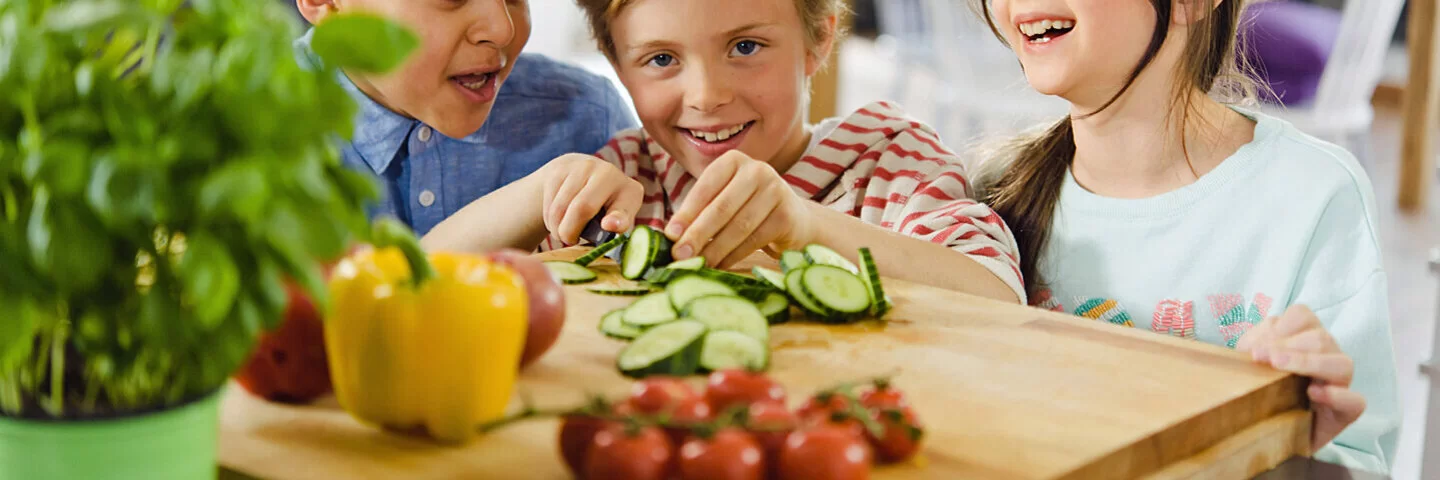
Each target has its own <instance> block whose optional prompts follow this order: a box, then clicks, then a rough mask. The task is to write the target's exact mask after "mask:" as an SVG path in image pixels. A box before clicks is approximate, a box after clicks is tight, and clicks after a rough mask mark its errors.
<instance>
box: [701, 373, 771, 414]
mask: <svg viewBox="0 0 1440 480" xmlns="http://www.w3.org/2000/svg"><path fill="white" fill-rule="evenodd" d="M705 399H706V400H707V401H709V402H710V409H711V410H714V411H715V412H716V413H724V412H725V411H726V410H727V409H729V408H731V407H734V406H744V405H749V404H752V403H755V402H758V401H761V400H778V401H781V402H783V401H785V387H782V386H780V384H778V383H775V381H774V380H771V379H770V377H767V376H765V374H763V373H757V372H749V371H745V370H721V371H718V372H715V373H711V374H710V378H709V380H708V382H707V383H706V388H705Z"/></svg>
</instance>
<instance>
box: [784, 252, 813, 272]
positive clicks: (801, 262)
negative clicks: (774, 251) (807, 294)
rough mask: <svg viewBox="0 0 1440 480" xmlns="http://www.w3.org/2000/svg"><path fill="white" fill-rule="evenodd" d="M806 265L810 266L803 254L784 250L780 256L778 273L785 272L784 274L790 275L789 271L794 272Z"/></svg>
mask: <svg viewBox="0 0 1440 480" xmlns="http://www.w3.org/2000/svg"><path fill="white" fill-rule="evenodd" d="M806 265H810V259H808V258H805V254H804V253H803V252H800V251H797V250H786V251H785V253H782V254H780V271H782V272H785V273H786V274H788V273H790V271H791V270H795V269H797V268H800V267H804V266H806Z"/></svg>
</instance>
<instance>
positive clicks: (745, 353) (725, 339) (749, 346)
mask: <svg viewBox="0 0 1440 480" xmlns="http://www.w3.org/2000/svg"><path fill="white" fill-rule="evenodd" d="M769 366H770V349H769V348H768V346H767V345H765V342H761V341H759V340H756V339H754V338H751V337H750V336H748V335H745V334H743V333H740V332H730V331H720V332H710V333H708V334H706V335H705V342H704V346H703V347H702V348H701V349H700V368H701V370H703V371H709V372H714V371H719V370H728V369H732V368H741V369H746V370H751V371H760V370H765V369H766V368H768V367H769Z"/></svg>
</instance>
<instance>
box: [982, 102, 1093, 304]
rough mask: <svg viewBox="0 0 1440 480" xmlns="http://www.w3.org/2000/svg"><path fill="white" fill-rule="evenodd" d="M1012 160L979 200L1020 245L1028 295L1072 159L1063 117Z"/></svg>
mask: <svg viewBox="0 0 1440 480" xmlns="http://www.w3.org/2000/svg"><path fill="white" fill-rule="evenodd" d="M1016 150H1018V151H1017V152H1016V153H1015V156H1014V160H1013V162H1012V163H1010V164H1009V165H1008V168H1006V169H1005V170H1004V172H1003V173H1001V174H1000V176H999V178H998V179H997V180H996V181H995V183H994V184H993V185H992V186H990V187H989V188H988V189H986V192H985V194H984V195H985V197H984V201H985V202H986V203H988V204H989V205H990V208H993V209H995V211H996V213H999V214H1000V217H1001V218H1004V219H1005V221H1006V223H1008V224H1009V226H1010V230H1011V231H1012V232H1014V234H1015V240H1016V243H1018V244H1019V246H1020V259H1021V262H1020V274H1021V276H1022V277H1023V278H1024V279H1025V290H1026V293H1027V294H1028V296H1030V297H1031V298H1035V294H1036V292H1038V291H1039V290H1040V289H1041V288H1042V287H1043V285H1042V284H1043V282H1042V281H1041V279H1040V276H1039V274H1038V270H1039V263H1040V262H1038V261H1036V260H1037V259H1039V258H1041V252H1043V251H1044V250H1045V243H1046V241H1048V240H1049V238H1050V225H1051V222H1052V221H1053V220H1054V218H1055V206H1056V205H1057V204H1059V203H1060V189H1061V187H1063V186H1064V185H1065V172H1066V171H1067V170H1069V168H1070V162H1071V160H1073V159H1074V158H1075V135H1074V129H1073V124H1072V123H1071V120H1070V117H1069V116H1066V117H1065V118H1064V119H1062V120H1060V121H1059V122H1058V123H1056V124H1055V126H1053V127H1050V128H1049V129H1047V130H1046V131H1045V132H1044V133H1042V134H1040V136H1039V137H1037V138H1032V139H1026V141H1025V142H1024V143H1022V144H1020V146H1019V147H1018V149H1016Z"/></svg>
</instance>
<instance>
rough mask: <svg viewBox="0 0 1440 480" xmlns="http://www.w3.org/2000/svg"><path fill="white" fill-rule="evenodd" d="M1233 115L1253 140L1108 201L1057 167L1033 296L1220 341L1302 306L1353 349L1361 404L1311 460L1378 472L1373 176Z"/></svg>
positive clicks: (1390, 456) (1380, 339)
mask: <svg viewBox="0 0 1440 480" xmlns="http://www.w3.org/2000/svg"><path fill="white" fill-rule="evenodd" d="M1241 113H1243V114H1245V115H1246V116H1248V117H1250V118H1252V119H1254V120H1256V123H1257V124H1256V127H1255V138H1254V141H1252V142H1250V143H1249V144H1246V145H1245V146H1243V147H1242V148H1240V149H1239V150H1238V151H1236V152H1235V154H1234V155H1233V156H1231V157H1230V158H1228V159H1226V160H1225V161H1224V162H1222V163H1221V164H1220V165H1219V166H1218V167H1216V168H1215V169H1214V170H1213V171H1211V172H1210V173H1208V174H1206V175H1204V176H1203V177H1201V178H1200V179H1199V181H1197V182H1195V183H1193V184H1191V185H1188V186H1185V187H1183V188H1180V189H1178V190H1175V191H1172V192H1169V193H1165V194H1162V195H1159V196H1155V197H1151V198H1145V199H1134V200H1131V199H1116V198H1107V197H1102V196H1099V195H1096V194H1094V193H1092V192H1090V191H1088V190H1086V189H1085V188H1083V187H1081V186H1080V185H1079V184H1077V183H1076V182H1075V179H1074V177H1073V176H1071V175H1070V174H1069V173H1067V174H1066V178H1065V184H1064V187H1062V189H1061V194H1060V202H1059V204H1058V206H1057V207H1058V208H1057V210H1056V212H1055V220H1054V224H1053V227H1052V228H1053V230H1052V233H1051V236H1050V240H1049V243H1048V245H1047V247H1046V250H1045V253H1044V256H1043V257H1042V258H1041V263H1040V269H1039V271H1040V275H1041V277H1042V280H1043V281H1044V282H1045V284H1044V286H1045V287H1046V290H1045V291H1041V292H1039V294H1038V295H1036V296H1035V298H1031V299H1030V300H1031V304H1033V305H1037V306H1040V307H1042V308H1049V309H1052V310H1059V311H1063V312H1068V313H1073V314H1076V315H1080V316H1084V317H1088V318H1093V319H1096V320H1098V321H1107V322H1111V323H1115V324H1120V325H1129V326H1133V327H1134V328H1141V329H1146V330H1151V331H1155V332H1158V333H1161V334H1165V335H1175V336H1180V337H1185V338H1193V339H1196V340H1199V341H1203V342H1207V343H1213V344H1219V345H1227V346H1230V347H1234V346H1235V342H1236V341H1237V340H1239V338H1240V336H1241V335H1243V334H1244V333H1245V331H1246V330H1247V329H1248V328H1250V326H1252V325H1254V324H1256V323H1259V322H1260V321H1261V320H1264V319H1265V318H1266V317H1268V316H1278V315H1280V314H1281V313H1283V312H1284V311H1285V309H1286V308H1287V307H1289V306H1291V305H1297V304H1304V305H1306V306H1309V307H1310V308H1311V309H1312V310H1314V311H1315V313H1316V315H1317V316H1318V317H1319V318H1320V321H1321V322H1322V323H1323V324H1324V325H1325V327H1326V328H1327V329H1328V330H1329V332H1330V334H1331V335H1332V336H1334V337H1335V340H1336V341H1337V343H1339V345H1340V348H1341V350H1343V351H1344V352H1345V353H1346V354H1348V355H1350V357H1351V358H1352V359H1354V361H1355V377H1354V381H1353V383H1352V384H1351V389H1352V390H1354V391H1356V392H1359V393H1360V394H1362V395H1364V396H1365V399H1366V401H1367V403H1368V405H1367V408H1366V410H1365V413H1364V415H1363V416H1361V417H1360V419H1359V420H1358V421H1357V422H1355V423H1354V424H1351V425H1350V427H1349V428H1347V429H1346V430H1345V431H1344V432H1342V433H1341V434H1340V436H1339V437H1338V438H1336V439H1335V441H1334V442H1332V443H1331V444H1330V445H1328V446H1326V447H1325V448H1324V449H1322V450H1321V451H1319V452H1317V453H1316V455H1315V457H1316V458H1317V459H1320V460H1324V461H1329V462H1334V463H1340V464H1343V465H1346V466H1350V467H1357V468H1362V469H1366V470H1371V471H1376V472H1388V471H1389V469H1390V467H1391V466H1392V465H1393V464H1394V457H1395V444H1396V441H1397V437H1398V433H1399V425H1400V403H1399V398H1398V395H1397V393H1396V375H1395V360H1394V355H1393V353H1392V348H1391V338H1390V312H1389V307H1388V303H1387V300H1386V299H1387V296H1386V287H1385V272H1384V270H1383V268H1382V266H1383V263H1382V261H1381V255H1380V242H1379V240H1378V238H1377V229H1376V213H1375V199H1374V196H1375V194H1374V191H1373V190H1372V188H1371V186H1370V180H1369V178H1368V177H1367V176H1366V175H1365V172H1364V171H1363V170H1362V169H1361V168H1360V165H1359V164H1358V163H1357V162H1356V161H1355V158H1354V157H1353V156H1351V155H1350V154H1349V153H1348V152H1346V151H1345V150H1343V149H1341V148H1340V147H1337V146H1335V145H1331V144H1328V143H1325V142H1322V141H1320V140H1317V139H1315V138H1313V137H1310V136H1308V135H1305V134H1304V133H1301V132H1300V131H1299V130H1296V129H1295V127H1294V126H1292V125H1290V124H1288V123H1286V122H1284V121H1282V120H1280V119H1277V118H1274V117H1270V116H1266V115H1263V114H1258V113H1255V112H1249V111H1241Z"/></svg>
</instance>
